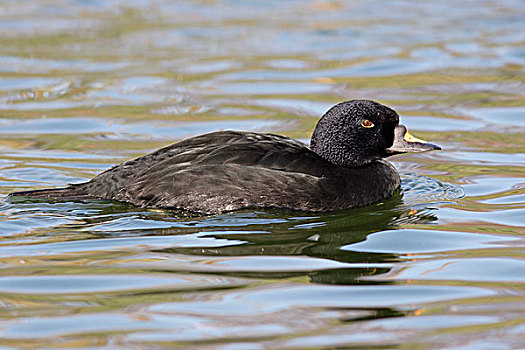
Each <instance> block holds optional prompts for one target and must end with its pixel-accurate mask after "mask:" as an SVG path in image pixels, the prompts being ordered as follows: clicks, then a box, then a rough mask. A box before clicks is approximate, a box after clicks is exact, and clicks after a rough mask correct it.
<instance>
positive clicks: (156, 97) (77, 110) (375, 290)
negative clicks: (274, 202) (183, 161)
mask: <svg viewBox="0 0 525 350" xmlns="http://www.w3.org/2000/svg"><path fill="white" fill-rule="evenodd" d="M524 18H525V6H524V4H523V2H522V1H519V0H499V1H486V0H479V1H463V2H456V1H448V0H446V1H443V0H440V1H434V0H432V1H426V2H422V3H417V4H416V3H414V2H413V1H402V0H399V1H390V2H384V1H372V0H369V1H364V0H363V1H286V2H283V1H264V2H246V1H233V0H231V1H184V2H182V1H181V2H172V1H162V0H154V1H144V0H134V1H122V0H114V1H66V0H59V1H47V0H38V1H23V2H21V1H17V2H14V1H3V2H0V198H1V202H0V245H1V249H0V347H1V348H2V349H28V348H35V347H39V348H85V349H87V348H89V349H146V348H155V349H159V348H191V349H309V348H310V349H324V348H353V349H362V348H373V349H393V348H396V349H397V348H413V349H438V348H439V349H520V348H523V346H524V344H525V336H524V334H525V322H524V315H525V313H524V310H525V297H524V292H523V288H524V286H525V284H524V283H525V262H524V260H523V249H524V243H523V238H524V234H525V229H524V222H525V219H524V218H525V180H524V174H525V166H524V164H525V138H524V136H523V135H524V132H525V124H524V120H525V98H524V95H523V91H525V74H524V65H525V50H524V48H523V43H524V42H525V34H524V33H525V20H524ZM350 98H372V99H375V100H378V101H381V102H383V103H385V104H387V105H389V106H392V107H394V108H395V109H396V110H398V111H399V113H400V114H401V116H402V122H403V123H404V124H405V125H407V126H408V127H409V129H410V130H411V131H412V134H414V135H415V136H417V137H421V138H424V139H427V140H429V141H432V142H434V143H436V144H439V145H441V146H442V147H443V149H444V150H443V151H441V152H432V153H426V154H414V155H403V156H397V157H395V158H393V159H392V161H393V163H394V164H395V166H396V167H397V168H398V169H399V171H400V173H401V174H402V191H401V193H398V194H396V195H395V196H394V197H392V198H390V199H388V200H385V201H383V202H381V203H377V204H374V205H371V206H369V207H366V208H359V209H354V210H347V211H342V212H335V213H326V214H312V213H301V212H292V211H278V210H268V211H261V210H258V211H242V212H236V213H230V214H225V215H219V216H207V217H198V216H187V215H183V214H181V213H176V212H169V211H157V210H142V209H138V208H135V207H132V206H128V205H124V204H119V203H108V202H105V201H91V202H77V203H71V202H65V203H64V202H62V203H61V202H56V203H55V202H52V201H51V202H45V201H22V200H18V199H6V198H5V196H6V195H7V194H8V193H10V192H12V191H17V190H26V189H36V188H44V187H53V186H62V185H64V184H66V183H75V182H81V181H85V180H87V179H89V178H91V177H93V176H94V175H96V174H97V173H99V172H100V171H102V170H104V169H107V168H108V167H110V166H111V165H113V164H116V163H119V162H122V161H124V160H127V159H130V158H132V157H135V156H138V155H142V154H145V153H147V152H149V151H152V150H154V149H156V148H158V147H161V146H164V145H166V144H169V143H170V142H172V141H175V140H178V139H181V138H184V137H187V136H190V135H195V134H199V133H203V132H208V131H212V130H218V129H240V130H256V131H269V132H278V133H282V134H285V135H288V136H291V137H295V138H298V139H301V140H308V138H309V136H310V134H311V131H312V129H313V127H314V125H315V123H316V121H317V119H318V117H319V115H321V114H322V113H323V112H324V111H326V110H327V109H328V108H329V107H330V106H331V105H333V104H335V103H336V102H339V101H342V100H345V99H350Z"/></svg>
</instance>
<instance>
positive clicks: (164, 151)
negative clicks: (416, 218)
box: [12, 100, 437, 214]
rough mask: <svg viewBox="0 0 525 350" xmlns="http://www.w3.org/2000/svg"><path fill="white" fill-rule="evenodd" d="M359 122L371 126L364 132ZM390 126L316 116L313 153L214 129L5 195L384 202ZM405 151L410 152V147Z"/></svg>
mask: <svg viewBox="0 0 525 350" xmlns="http://www.w3.org/2000/svg"><path fill="white" fill-rule="evenodd" d="M363 120H367V121H370V122H371V123H372V124H373V125H374V126H373V127H363V125H362V123H363ZM398 123H399V117H398V115H397V113H396V112H394V111H393V110H392V109H390V108H388V107H386V106H383V105H381V104H379V103H376V102H373V101H368V100H353V101H347V102H343V103H341V104H338V105H336V106H334V107H333V108H332V109H330V110H329V111H328V112H327V113H326V114H325V115H324V116H323V117H322V118H321V120H320V121H319V123H318V125H317V127H316V129H315V131H314V134H313V136H312V147H311V149H310V148H309V147H308V146H307V145H305V144H303V143H301V142H299V141H296V140H293V139H290V138H287V137H284V136H280V135H273V134H261V133H254V132H238V131H220V132H213V133H209V134H204V135H200V136H196V137H192V138H189V139H186V140H182V141H180V142H177V143H174V144H172V145H170V146H167V147H164V148H161V149H159V150H157V151H155V152H152V153H150V154H147V155H145V156H142V157H139V158H136V159H133V160H129V161H127V162H124V163H122V164H119V165H117V166H114V167H113V168H111V169H109V170H107V171H105V172H103V173H101V174H99V175H98V176H96V177H95V178H93V179H92V180H90V181H88V182H85V183H82V184H75V185H70V186H69V187H66V188H63V189H46V190H36V191H27V192H17V193H13V194H12V195H17V196H28V197H37V198H57V199H63V200H76V199H94V198H96V199H110V200H116V201H121V202H127V203H131V204H134V205H136V206H140V207H147V208H166V209H181V210H187V211H192V212H198V213H206V214H217V213H222V212H227V211H233V210H238V209H243V208H287V209H294V210H304V211H329V210H338V209H345V208H351V207H357V206H364V205H368V204H371V203H374V202H377V201H379V200H381V199H384V198H386V197H389V196H390V195H392V193H393V192H394V191H395V190H396V189H397V188H398V187H399V185H400V179H399V175H398V173H397V171H396V170H395V168H394V167H393V166H392V165H391V164H390V163H388V162H387V161H385V160H383V159H381V158H382V157H385V156H388V155H391V154H394V153H399V152H402V151H396V150H392V149H389V147H391V146H392V145H393V143H394V137H395V136H396V135H397V134H398V133H396V132H395V129H396V128H399V127H402V126H399V125H398ZM405 130H406V129H405ZM418 141H420V140H418ZM419 144H421V145H425V146H426V145H427V144H423V143H419ZM431 146H433V145H431ZM436 148H437V146H433V148H429V149H436ZM429 149H424V150H429ZM411 151H417V150H415V149H414V147H413V145H412V149H411ZM420 151H421V150H420Z"/></svg>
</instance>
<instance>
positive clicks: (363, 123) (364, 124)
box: [361, 119, 374, 128]
mask: <svg viewBox="0 0 525 350" xmlns="http://www.w3.org/2000/svg"><path fill="white" fill-rule="evenodd" d="M361 126H362V127H364V128H373V127H374V123H372V122H371V121H370V120H368V119H363V120H361Z"/></svg>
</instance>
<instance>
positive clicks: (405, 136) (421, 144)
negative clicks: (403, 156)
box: [386, 125, 441, 156]
mask: <svg viewBox="0 0 525 350" xmlns="http://www.w3.org/2000/svg"><path fill="white" fill-rule="evenodd" d="M440 149H441V147H439V146H437V145H434V144H431V143H428V142H426V141H423V140H420V139H418V138H416V137H414V136H412V135H410V134H409V132H408V130H407V128H406V126H404V125H398V126H396V128H395V129H394V143H393V144H392V147H390V148H387V149H386V153H387V155H388V156H392V155H394V154H400V153H407V152H427V151H435V150H440Z"/></svg>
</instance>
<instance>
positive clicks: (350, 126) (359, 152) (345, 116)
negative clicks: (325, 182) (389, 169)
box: [310, 100, 441, 167]
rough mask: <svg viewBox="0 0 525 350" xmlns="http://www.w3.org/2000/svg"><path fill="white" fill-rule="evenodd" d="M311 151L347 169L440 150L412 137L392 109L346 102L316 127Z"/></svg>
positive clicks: (352, 101)
mask: <svg viewBox="0 0 525 350" xmlns="http://www.w3.org/2000/svg"><path fill="white" fill-rule="evenodd" d="M310 148H311V149H312V151H314V152H315V153H317V154H318V155H320V156H321V157H323V158H324V159H326V160H328V161H329V162H331V163H333V164H336V165H339V166H344V167H356V166H361V165H364V164H367V163H370V162H372V161H375V160H377V159H379V158H384V157H389V156H392V155H395V154H401V153H406V152H426V151H432V150H440V149H441V148H440V147H439V146H436V145H433V144H431V143H428V142H426V141H423V140H420V139H417V138H415V137H413V136H412V135H410V134H409V133H408V130H407V128H406V127H405V126H404V125H400V124H399V115H398V114H397V113H396V112H395V111H394V110H393V109H391V108H389V107H387V106H384V105H382V104H380V103H377V102H374V101H370V100H351V101H346V102H342V103H339V104H337V105H335V106H334V107H332V108H331V109H330V110H328V112H326V113H325V114H324V115H323V117H322V118H321V119H320V120H319V122H318V123H317V126H316V127H315V130H314V132H313V135H312V139H311V142H310Z"/></svg>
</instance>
